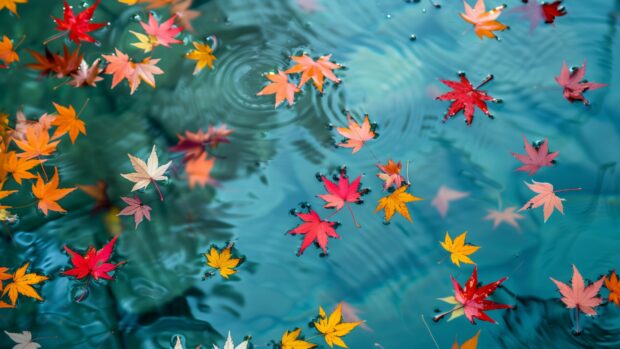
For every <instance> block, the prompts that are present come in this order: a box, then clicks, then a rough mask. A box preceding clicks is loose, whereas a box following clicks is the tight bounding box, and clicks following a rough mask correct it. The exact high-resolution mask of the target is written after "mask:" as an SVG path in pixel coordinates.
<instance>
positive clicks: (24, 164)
mask: <svg viewBox="0 0 620 349" xmlns="http://www.w3.org/2000/svg"><path fill="white" fill-rule="evenodd" d="M40 163H41V161H39V160H29V159H25V158H22V157H19V156H17V153H16V152H14V151H10V152H8V153H7V154H6V159H5V160H4V164H3V166H4V171H6V172H7V173H10V174H11V175H13V179H14V180H15V182H17V183H18V184H22V179H32V178H36V177H35V175H33V174H32V173H30V172H28V171H29V170H30V169H32V168H33V167H35V166H37V165H38V164H40Z"/></svg>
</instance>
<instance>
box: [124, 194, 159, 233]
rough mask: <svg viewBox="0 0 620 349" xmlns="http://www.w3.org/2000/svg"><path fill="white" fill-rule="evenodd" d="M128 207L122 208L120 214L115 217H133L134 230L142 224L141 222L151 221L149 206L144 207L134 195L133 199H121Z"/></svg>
mask: <svg viewBox="0 0 620 349" xmlns="http://www.w3.org/2000/svg"><path fill="white" fill-rule="evenodd" d="M121 200H123V201H124V202H125V203H126V204H127V205H128V206H127V207H125V208H123V209H122V210H121V212H119V213H118V214H117V216H133V219H134V221H135V223H136V228H138V225H140V223H142V220H143V219H144V218H146V220H148V221H150V220H151V206H148V205H145V204H144V203H142V200H140V197H138V196H137V195H134V197H133V198H129V197H124V196H123V197H121Z"/></svg>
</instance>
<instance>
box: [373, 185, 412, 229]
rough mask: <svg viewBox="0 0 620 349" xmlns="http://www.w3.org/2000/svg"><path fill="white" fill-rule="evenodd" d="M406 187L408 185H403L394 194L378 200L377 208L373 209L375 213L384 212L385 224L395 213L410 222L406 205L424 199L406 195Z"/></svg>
mask: <svg viewBox="0 0 620 349" xmlns="http://www.w3.org/2000/svg"><path fill="white" fill-rule="evenodd" d="M408 187H409V186H408V185H403V186H402V187H400V188H398V189H396V190H394V192H393V193H391V194H390V195H387V196H384V197H382V198H381V199H379V204H378V205H377V208H375V212H378V211H379V210H382V209H383V210H385V220H386V221H387V222H389V221H390V219H392V216H393V215H394V213H395V212H398V213H400V214H401V215H402V216H403V217H405V218H407V220H408V221H409V222H412V220H411V216H410V215H409V209H408V208H407V205H406V203H407V202H412V201H419V200H424V199H422V198H418V197H415V196H413V195H411V194H409V193H407V192H406V190H407V188H408Z"/></svg>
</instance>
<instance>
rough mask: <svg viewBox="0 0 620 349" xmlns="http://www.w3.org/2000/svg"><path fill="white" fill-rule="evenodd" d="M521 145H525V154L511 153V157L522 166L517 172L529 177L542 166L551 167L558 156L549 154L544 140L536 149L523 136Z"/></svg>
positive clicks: (554, 153) (546, 142)
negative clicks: (524, 173)
mask: <svg viewBox="0 0 620 349" xmlns="http://www.w3.org/2000/svg"><path fill="white" fill-rule="evenodd" d="M523 143H524V144H525V154H516V153H512V156H514V157H515V158H517V160H519V161H521V162H522V163H523V164H524V165H523V166H521V167H519V168H518V169H517V171H523V172H527V173H528V174H529V175H530V176H531V175H533V174H535V173H536V171H538V169H540V168H541V167H543V166H551V165H553V160H555V158H556V157H557V156H558V155H559V154H560V153H559V152H557V151H556V152H553V153H549V145H548V141H547V140H546V139H545V141H544V142H543V144H541V145H540V147H538V148H534V147H533V146H532V145H531V144H530V143H529V142H528V141H527V139H526V138H525V136H523Z"/></svg>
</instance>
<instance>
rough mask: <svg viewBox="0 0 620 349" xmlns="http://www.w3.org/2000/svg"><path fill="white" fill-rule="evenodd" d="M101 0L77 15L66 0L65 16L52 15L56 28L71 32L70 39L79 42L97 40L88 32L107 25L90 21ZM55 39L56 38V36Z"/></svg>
mask: <svg viewBox="0 0 620 349" xmlns="http://www.w3.org/2000/svg"><path fill="white" fill-rule="evenodd" d="M100 2H101V0H97V1H95V3H94V4H93V5H92V6H90V7H89V8H87V9H86V10H84V11H82V12H80V13H79V14H78V15H77V16H76V15H75V13H73V8H71V6H69V4H67V0H64V4H65V5H64V18H63V19H60V18H56V17H52V18H53V19H54V21H55V22H56V30H58V31H62V32H67V33H68V34H69V39H71V40H73V41H74V42H76V43H77V44H79V43H80V42H81V41H86V42H95V39H94V38H93V37H92V36H90V35H88V33H89V32H92V31H95V30H99V29H101V28H103V27H105V26H106V23H91V22H90V21H91V19H92V18H93V14H94V13H95V10H96V9H97V6H99V3H100ZM53 39H56V37H54V38H53ZM53 39H50V40H53Z"/></svg>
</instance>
